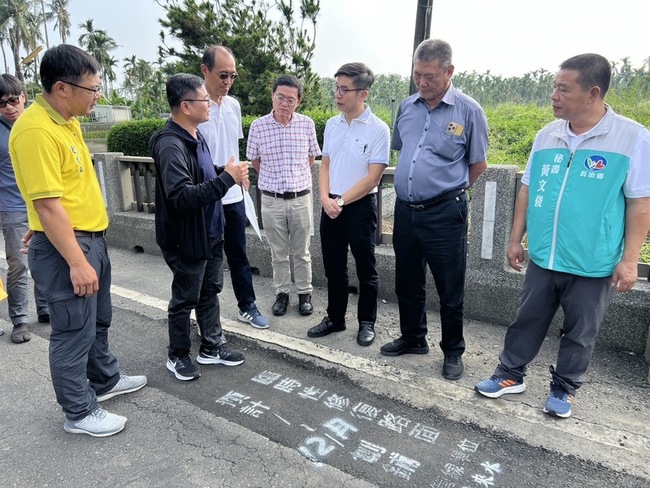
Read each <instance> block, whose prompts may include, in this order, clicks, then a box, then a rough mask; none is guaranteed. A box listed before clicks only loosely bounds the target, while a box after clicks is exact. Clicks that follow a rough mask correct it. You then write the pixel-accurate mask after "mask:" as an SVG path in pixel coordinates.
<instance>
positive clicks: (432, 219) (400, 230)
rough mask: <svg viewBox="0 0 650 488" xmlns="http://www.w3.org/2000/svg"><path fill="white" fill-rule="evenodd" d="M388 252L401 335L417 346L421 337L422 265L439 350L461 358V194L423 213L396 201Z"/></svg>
mask: <svg viewBox="0 0 650 488" xmlns="http://www.w3.org/2000/svg"><path fill="white" fill-rule="evenodd" d="M393 248H394V250H395V293H396V294H397V300H398V305H399V316H400V328H401V332H402V336H404V338H405V339H407V340H411V341H414V342H422V341H423V340H424V338H425V336H426V335H427V313H426V282H427V277H426V273H427V265H428V267H429V269H430V270H431V274H432V275H433V280H434V282H435V285H436V290H437V292H438V296H439V298H440V321H441V325H442V340H441V341H440V348H441V349H442V351H443V352H444V353H445V354H449V353H451V354H463V352H464V351H465V339H464V338H463V302H464V298H465V266H466V255H467V195H466V194H462V195H460V196H459V197H457V198H455V199H452V200H448V201H446V202H442V203H441V204H439V205H436V206H435V207H431V208H427V209H423V210H416V209H412V208H410V207H409V206H408V205H406V204H405V203H404V202H402V201H401V200H399V199H398V200H397V202H396V203H395V224H394V229H393Z"/></svg>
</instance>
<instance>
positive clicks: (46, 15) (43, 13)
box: [40, 0, 52, 49]
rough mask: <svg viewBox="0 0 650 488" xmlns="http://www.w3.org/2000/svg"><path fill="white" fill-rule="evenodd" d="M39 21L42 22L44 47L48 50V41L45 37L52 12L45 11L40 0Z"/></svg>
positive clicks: (43, 3)
mask: <svg viewBox="0 0 650 488" xmlns="http://www.w3.org/2000/svg"><path fill="white" fill-rule="evenodd" d="M40 17H41V20H42V21H43V32H44V33H45V47H47V48H48V49H49V48H50V39H49V37H48V36H47V21H48V20H50V18H51V17H52V12H46V11H45V2H44V1H43V0H41V14H40Z"/></svg>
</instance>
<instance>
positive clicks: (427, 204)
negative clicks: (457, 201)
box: [400, 188, 465, 210]
mask: <svg viewBox="0 0 650 488" xmlns="http://www.w3.org/2000/svg"><path fill="white" fill-rule="evenodd" d="M463 193H465V188H459V189H457V190H451V191H447V192H445V193H442V194H440V195H438V196H437V197H435V198H432V199H430V200H425V201H423V202H405V201H404V200H400V201H401V202H402V203H403V204H404V205H406V206H407V207H410V208H412V209H413V210H424V209H427V208H431V207H435V206H436V205H440V204H441V203H444V202H447V201H449V200H453V199H454V198H457V197H459V196H461V195H462V194H463Z"/></svg>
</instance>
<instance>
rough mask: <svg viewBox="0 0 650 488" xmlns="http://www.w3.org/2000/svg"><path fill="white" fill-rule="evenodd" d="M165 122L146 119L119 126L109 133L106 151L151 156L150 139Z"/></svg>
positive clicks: (163, 120)
mask: <svg viewBox="0 0 650 488" xmlns="http://www.w3.org/2000/svg"><path fill="white" fill-rule="evenodd" d="M165 122H166V119H144V120H131V121H129V122H122V123H120V124H117V125H116V126H114V127H112V128H111V131H110V132H109V133H108V138H107V140H106V150H107V151H108V152H121V153H124V155H125V156H150V154H149V139H150V138H151V135H152V134H153V133H154V132H156V131H157V130H159V129H162V127H163V126H164V125H165Z"/></svg>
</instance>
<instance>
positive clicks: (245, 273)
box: [199, 46, 269, 329]
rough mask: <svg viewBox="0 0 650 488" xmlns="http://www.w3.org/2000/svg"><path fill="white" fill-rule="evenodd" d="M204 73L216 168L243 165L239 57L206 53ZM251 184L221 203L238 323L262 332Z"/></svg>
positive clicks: (204, 130)
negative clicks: (249, 229)
mask: <svg viewBox="0 0 650 488" xmlns="http://www.w3.org/2000/svg"><path fill="white" fill-rule="evenodd" d="M201 72H202V73H203V79H204V80H205V88H206V89H207V90H208V93H209V94H210V99H211V100H212V103H211V105H210V120H208V121H206V122H203V123H202V124H201V125H199V131H201V134H202V135H203V137H204V138H205V140H206V142H207V144H208V147H209V148H210V154H211V155H212V160H213V161H214V164H215V166H219V167H223V166H224V165H225V164H226V162H227V161H228V160H230V158H231V157H233V156H234V157H235V160H237V161H239V139H242V138H243V137H244V133H243V131H242V121H241V107H240V105H239V102H238V101H237V99H235V98H233V97H231V96H230V95H228V92H229V91H230V88H231V87H232V84H233V82H234V81H235V79H236V78H237V76H238V75H237V69H236V63H235V57H234V56H233V54H232V52H231V51H230V50H229V49H228V48H226V47H224V46H210V47H208V48H207V49H206V50H205V52H204V53H203V59H202V60H201ZM242 187H243V188H244V191H248V180H245V181H244V182H242V185H241V186H240V185H235V186H233V187H232V188H231V189H230V190H229V191H228V193H227V194H226V196H225V197H223V198H222V199H221V203H222V204H223V212H224V217H225V233H224V244H223V250H224V252H225V254H226V258H227V262H228V268H229V269H230V278H231V280H232V288H233V291H234V292H235V298H236V299H237V306H238V308H239V311H238V313H237V319H238V320H240V321H242V322H248V323H249V324H251V325H252V326H253V327H256V328H258V329H266V328H268V327H269V321H268V319H267V318H266V317H264V316H263V315H262V314H261V312H260V311H259V309H258V308H257V305H255V290H254V289H253V273H252V270H251V266H250V263H249V262H248V256H247V255H246V220H247V217H246V208H245V206H244V195H243V193H242Z"/></svg>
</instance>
